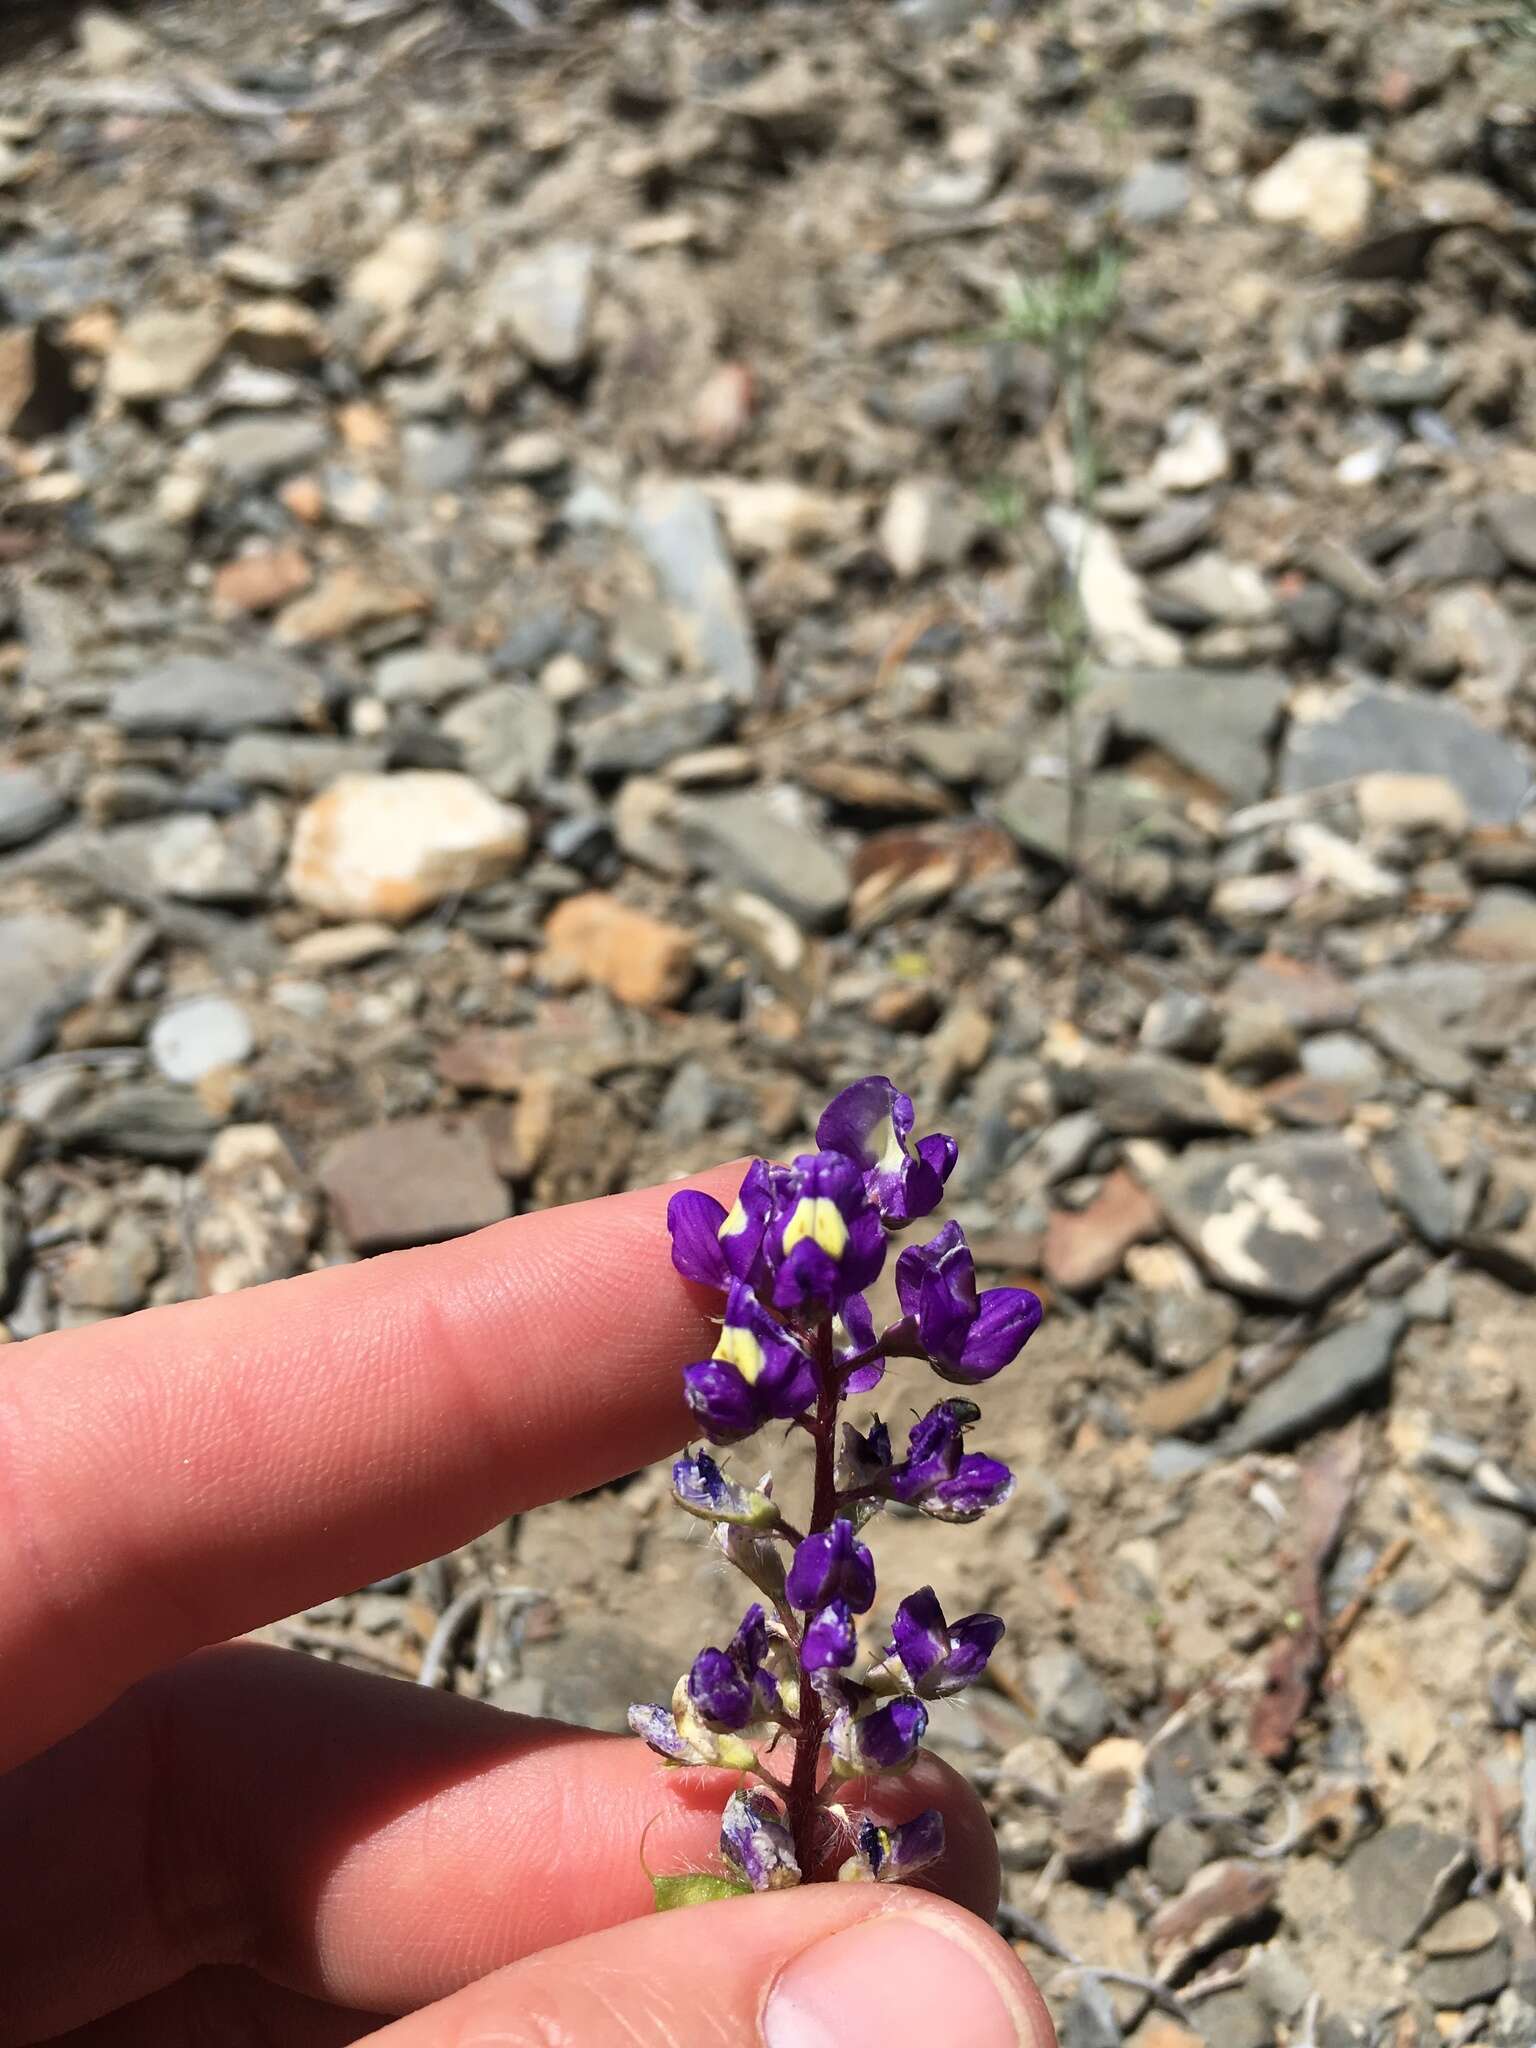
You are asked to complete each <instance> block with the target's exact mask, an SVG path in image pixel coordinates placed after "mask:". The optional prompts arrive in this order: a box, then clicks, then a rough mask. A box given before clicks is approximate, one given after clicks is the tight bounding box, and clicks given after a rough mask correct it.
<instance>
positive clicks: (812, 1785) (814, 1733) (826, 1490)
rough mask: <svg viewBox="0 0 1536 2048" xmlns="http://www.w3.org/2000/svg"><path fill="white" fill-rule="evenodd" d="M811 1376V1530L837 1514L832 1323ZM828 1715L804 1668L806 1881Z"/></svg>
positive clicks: (796, 1825)
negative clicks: (814, 1380)
mask: <svg viewBox="0 0 1536 2048" xmlns="http://www.w3.org/2000/svg"><path fill="white" fill-rule="evenodd" d="M815 1356H816V1376H817V1380H818V1383H819V1386H820V1392H819V1394H818V1396H817V1400H816V1415H815V1419H814V1421H813V1422H812V1423H811V1424H810V1434H811V1437H812V1440H813V1442H814V1443H815V1446H816V1467H815V1471H816V1476H815V1484H814V1487H813V1491H812V1499H811V1521H810V1529H811V1534H812V1535H815V1534H816V1533H817V1532H818V1531H820V1530H822V1529H830V1528H831V1526H832V1522H833V1518H834V1516H835V1515H836V1512H837V1398H838V1383H837V1374H836V1371H835V1369H834V1364H833V1357H832V1325H831V1322H830V1321H825V1322H823V1323H822V1324H821V1326H820V1328H819V1329H818V1330H817V1332H816V1351H815ZM826 1732H827V1718H826V1710H825V1708H824V1707H823V1705H822V1701H821V1695H820V1693H819V1692H817V1690H816V1688H815V1686H814V1685H812V1683H811V1677H810V1673H809V1672H808V1671H806V1670H805V1668H804V1666H802V1667H801V1671H800V1730H799V1734H798V1735H797V1736H796V1738H795V1764H794V1770H793V1771H792V1773H791V1775H790V1780H789V1796H788V1798H787V1799H786V1800H785V1809H786V1813H787V1817H788V1820H789V1826H790V1832H791V1833H792V1834H793V1836H794V1839H795V1856H796V1858H797V1859H798V1861H799V1864H800V1869H801V1872H802V1874H803V1876H804V1878H805V1880H806V1882H807V1883H809V1881H810V1879H811V1876H812V1872H813V1870H814V1866H815V1851H816V1815H817V1806H816V1789H817V1787H816V1780H817V1775H818V1773H819V1770H820V1766H821V1746H822V1743H823V1741H824V1740H825V1739H826Z"/></svg>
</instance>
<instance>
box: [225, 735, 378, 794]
mask: <svg viewBox="0 0 1536 2048" xmlns="http://www.w3.org/2000/svg"><path fill="white" fill-rule="evenodd" d="M387 759H388V753H387V750H386V749H385V748H384V747H381V746H375V745H373V744H372V743H371V742H369V741H367V740H333V739H327V738H325V737H324V736H323V735H322V734H320V733H282V732H243V733H241V734H240V735H239V737H238V738H236V739H232V740H231V741H230V743H229V745H228V746H227V747H226V748H225V750H224V759H223V762H222V764H221V772H222V774H223V775H224V776H225V777H226V778H227V779H228V780H229V781H230V782H234V783H239V784H242V785H243V786H245V787H247V788H251V789H281V790H285V791H286V792H287V793H288V795H289V796H315V795H317V794H318V792H319V791H320V790H322V789H326V788H328V787H329V785H330V784H331V783H333V782H335V781H336V780H337V779H338V778H339V777H340V776H343V775H376V774H377V773H378V772H379V770H380V769H381V768H383V766H384V764H385V761H386V760H387Z"/></svg>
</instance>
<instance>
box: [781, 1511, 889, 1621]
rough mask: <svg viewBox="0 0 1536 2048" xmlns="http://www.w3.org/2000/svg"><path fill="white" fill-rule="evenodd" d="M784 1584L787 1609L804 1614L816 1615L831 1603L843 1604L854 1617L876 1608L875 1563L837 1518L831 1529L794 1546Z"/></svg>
mask: <svg viewBox="0 0 1536 2048" xmlns="http://www.w3.org/2000/svg"><path fill="white" fill-rule="evenodd" d="M785 1584H786V1587H787V1589H788V1593H789V1601H790V1605H791V1606H792V1607H798V1608H799V1609H800V1611H801V1612H802V1613H803V1614H809V1613H812V1612H813V1611H814V1612H817V1613H819V1612H820V1610H821V1609H822V1608H823V1607H826V1606H828V1605H829V1604H830V1603H831V1602H832V1601H833V1600H844V1601H846V1602H847V1604H848V1607H849V1609H850V1610H851V1612H853V1613H854V1614H867V1613H868V1611H869V1609H870V1608H871V1607H873V1606H874V1604H875V1561H874V1559H873V1558H872V1557H871V1556H870V1554H869V1552H868V1551H867V1550H866V1549H865V1547H864V1545H863V1544H862V1543H860V1542H859V1540H858V1538H857V1537H856V1536H855V1535H854V1533H853V1524H852V1522H850V1521H848V1520H847V1519H846V1518H844V1517H842V1516H839V1517H838V1519H837V1520H836V1521H835V1522H834V1523H833V1524H832V1526H831V1528H830V1529H824V1530H821V1531H819V1532H817V1533H816V1534H815V1535H812V1536H807V1537H806V1538H805V1540H804V1542H803V1543H799V1544H797V1545H796V1546H795V1556H794V1562H793V1563H792V1564H791V1565H790V1567H789V1573H788V1577H787V1579H786V1581H785Z"/></svg>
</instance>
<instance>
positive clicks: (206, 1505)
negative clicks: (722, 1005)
mask: <svg viewBox="0 0 1536 2048" xmlns="http://www.w3.org/2000/svg"><path fill="white" fill-rule="evenodd" d="M740 1177H741V1176H740V1168H739V1167H737V1168H731V1167H722V1168H720V1169H718V1170H717V1171H716V1172H715V1173H713V1174H709V1175H706V1176H704V1177H703V1178H702V1179H701V1180H700V1181H698V1182H695V1183H693V1184H694V1185H697V1186H702V1187H704V1188H707V1189H708V1190H709V1191H710V1192H712V1193H714V1194H716V1195H717V1196H722V1197H724V1198H725V1200H726V1201H727V1202H729V1199H730V1196H731V1193H732V1191H733V1190H734V1187H735V1185H736V1183H737V1182H738V1181H739V1179H740ZM674 1192H675V1189H672V1188H649V1189H646V1190H644V1191H643V1192H641V1193H639V1194H630V1195H613V1196H609V1197H607V1198H605V1199H604V1200H602V1201H597V1202H583V1203H579V1204H576V1205H574V1206H572V1207H570V1208H567V1209H557V1210H551V1211H547V1212H545V1213H543V1214H539V1215H533V1216H523V1217H518V1218H516V1219H514V1220H513V1221H512V1222H509V1223H500V1224H496V1225H494V1226H493V1227H492V1228H491V1229H489V1230H482V1231H479V1232H477V1233H476V1234H475V1235H474V1236H473V1237H467V1238H461V1239H459V1240H458V1241H457V1242H456V1243H453V1244H447V1245H438V1246H434V1247H432V1248H431V1249H430V1250H426V1251H413V1252H397V1253H394V1254H393V1255H391V1256H390V1257H387V1258H380V1259H375V1260H372V1261H370V1262H369V1263H368V1264H366V1265H361V1266H349V1267H344V1268H339V1269H333V1270H331V1271H328V1272H324V1273H315V1274H310V1275H307V1276H306V1277H304V1278H302V1279H298V1280H282V1281H278V1282H276V1283H274V1284H273V1285H271V1286H268V1287H260V1288H253V1289H252V1290H251V1291H250V1292H249V1293H246V1294H239V1295H227V1296H223V1297H219V1298H215V1299H212V1300H206V1301H197V1302H188V1303H185V1304H183V1305H181V1306H178V1307H175V1308H164V1309H152V1310H150V1311H148V1312H147V1313H145V1314H142V1315H138V1316H132V1317H129V1318H126V1319H125V1320H123V1321H121V1322H115V1323H110V1324H105V1325H97V1326H96V1327H94V1328H92V1329H90V1330H80V1331H71V1332H68V1333H65V1334H61V1335H58V1336H54V1337H40V1338H36V1339H34V1340H33V1341H32V1342H31V1343H29V1344H26V1345H24V1346H22V1347H20V1348H19V1349H17V1350H15V1351H13V1352H12V1353H11V1354H10V1355H9V1357H8V1358H7V1361H6V1371H5V1374H4V1376H3V1378H0V1554H3V1555H5V1556H6V1557H7V1558H8V1559H9V1561H10V1565H11V1572H12V1577H11V1582H10V1585H9V1587H8V1591H7V1598H6V1601H5V1603H4V1604H3V1606H0V1673H4V1674H5V1695H6V1712H5V1715H4V1717H3V1723H0V1770H3V1769H5V1768H8V1767H9V1766H10V1765H12V1764H14V1763H17V1762H19V1761H20V1760H21V1759H22V1758H24V1757H26V1756H30V1755H32V1754H34V1753H35V1752H36V1751H38V1750H40V1749H42V1748H44V1747H46V1746H47V1745H48V1744H49V1743H50V1742H53V1741H54V1740H56V1739H57V1738H58V1737H59V1736H61V1735H63V1734H65V1733H67V1732H68V1731H69V1730H70V1729H71V1728H73V1727H75V1726H77V1725H79V1723H80V1722H82V1721H84V1720H86V1719H87V1718H89V1717H90V1716H91V1715H92V1714H94V1713H96V1712H98V1711H99V1710H100V1709H101V1708H102V1707H103V1706H105V1705H106V1704H108V1702H109V1701H111V1700H112V1699H114V1698H115V1697H116V1696H117V1694H118V1693H119V1692H121V1691H122V1690H123V1688H124V1687H125V1686H127V1685H129V1684H131V1683H132V1682H133V1681H134V1680H135V1679H137V1678H140V1677H142V1676H143V1675H144V1674H145V1673H146V1672H148V1671H151V1670H153V1669H155V1668H156V1667H157V1666H159V1665H160V1664H163V1663H167V1662H169V1661H171V1660H172V1659H173V1658H176V1657H180V1656H183V1655H185V1654H186V1653H187V1652H189V1651H191V1650H194V1649H198V1648H201V1647H202V1646H203V1645H204V1644H207V1643H212V1642H219V1641H222V1640H223V1639H224V1638H226V1637H228V1636H231V1635H236V1634H239V1633H241V1632H243V1631H244V1630H247V1629H250V1628H254V1627H257V1626H259V1625H260V1624H261V1623H263V1622H266V1621H270V1620H272V1619H274V1618H275V1617H277V1616H279V1615H283V1614H291V1613H293V1612H295V1611H296V1610H298V1609H300V1608H302V1607H305V1606H311V1605H313V1604H314V1603H315V1602H316V1601H318V1600H320V1599H323V1598H326V1597H328V1596H329V1595H330V1594H332V1593H334V1592H336V1591H337V1590H338V1589H347V1588H351V1587H354V1586H359V1585H365V1584H367V1583H368V1582H369V1581H371V1580H373V1579H377V1578H382V1577H384V1576H386V1575H387V1574H388V1573H390V1572H393V1571H398V1570H401V1569H403V1568H404V1567H405V1566H407V1565H411V1564H415V1563H419V1562H420V1561H421V1559H423V1558H426V1557H433V1556H436V1555H438V1554H439V1553H441V1552H442V1551H445V1550H450V1549H452V1548H453V1547H454V1546H455V1545H456V1544H459V1543H462V1542H465V1541H467V1540H468V1539H469V1538H470V1537H471V1536H474V1535H477V1534H479V1533H480V1532H481V1531H482V1530H484V1529H486V1528H488V1527H489V1526H490V1525H491V1524H492V1523H493V1522H495V1521H497V1520H498V1519H499V1518H500V1517H502V1516H504V1515H507V1514H513V1513H516V1512H518V1511H519V1510H521V1509H523V1508H528V1507H532V1506H535V1505H537V1504H538V1503H539V1502H542V1501H546V1500H551V1499H554V1498H556V1497H557V1496H559V1495H561V1494H566V1493H575V1492H580V1491H582V1490H583V1489H585V1488H587V1487H590V1486H596V1485H599V1484H601V1483H602V1482H603V1481H604V1480H606V1479H612V1478H615V1477H617V1476H618V1475H619V1474H621V1473H623V1472H628V1471H632V1470H633V1469H634V1468H635V1467H636V1466H638V1465H643V1464H646V1463H648V1462H649V1461H650V1460H651V1459H653V1458H656V1457H659V1456H661V1455H662V1454H663V1453H664V1452H666V1451H667V1450H669V1449H672V1448H674V1447H675V1446H676V1445H677V1444H679V1443H681V1442H682V1441H683V1440H684V1438H685V1436H686V1434H687V1429H688V1418H687V1411H686V1409H685V1407H684V1405H683V1400H682V1392H681V1386H680V1381H679V1375H678V1371H677V1368H678V1367H679V1366H680V1365H683V1364H686V1363H687V1362H688V1360H690V1359H692V1358H697V1357H701V1356H703V1355H704V1354H705V1353H706V1352H707V1350H708V1348H709V1324H708V1318H707V1314H706V1304H705V1302H704V1300H703V1299H702V1298H701V1297H699V1296H698V1295H697V1294H695V1293H694V1292H693V1291H692V1290H690V1289H689V1288H688V1287H687V1286H686V1284H685V1283H684V1282H683V1281H682V1280H681V1279H679V1277H678V1276H677V1274H676V1273H675V1272H674V1271H673V1269H672V1265H671V1261H670V1258H669V1256H668V1245H667V1232H666V1206H667V1201H668V1198H669V1196H670V1195H671V1194H672V1193H674Z"/></svg>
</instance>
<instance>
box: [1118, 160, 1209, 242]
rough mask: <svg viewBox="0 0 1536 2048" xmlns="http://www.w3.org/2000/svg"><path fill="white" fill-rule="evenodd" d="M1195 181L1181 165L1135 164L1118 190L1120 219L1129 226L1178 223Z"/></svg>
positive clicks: (1157, 162)
mask: <svg viewBox="0 0 1536 2048" xmlns="http://www.w3.org/2000/svg"><path fill="white" fill-rule="evenodd" d="M1193 190H1194V180H1193V179H1192V178H1191V177H1190V175H1189V172H1188V170H1187V169H1186V168H1185V166H1184V165H1183V164H1180V163H1167V162H1163V161H1161V160H1158V161H1156V162H1153V163H1149V164H1138V165H1137V166H1136V168H1135V170H1134V171H1132V172H1131V175H1130V176H1129V177H1128V178H1127V179H1126V181H1125V183H1124V184H1123V185H1122V186H1121V187H1120V197H1119V201H1118V207H1119V212H1120V218H1121V219H1122V220H1123V221H1125V222H1126V223H1127V224H1128V225H1129V226H1131V227H1141V228H1146V227H1158V226H1161V224H1162V223H1163V222H1164V221H1169V220H1177V219H1178V218H1179V215H1180V214H1181V213H1183V211H1184V209H1185V207H1187V206H1188V204H1189V200H1190V194H1191V192H1192V191H1193Z"/></svg>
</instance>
